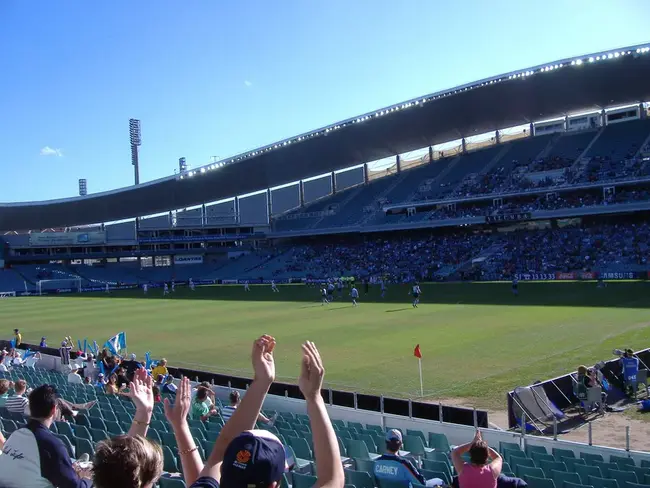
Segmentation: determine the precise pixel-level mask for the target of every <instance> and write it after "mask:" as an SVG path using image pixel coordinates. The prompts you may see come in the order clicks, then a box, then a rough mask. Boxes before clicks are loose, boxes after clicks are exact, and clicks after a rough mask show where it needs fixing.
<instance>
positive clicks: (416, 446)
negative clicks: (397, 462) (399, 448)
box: [403, 435, 434, 456]
mask: <svg viewBox="0 0 650 488" xmlns="http://www.w3.org/2000/svg"><path fill="white" fill-rule="evenodd" d="M403 441H404V450H405V451H409V452H410V453H411V454H412V455H413V456H424V455H425V454H426V453H427V451H433V450H434V449H429V448H428V447H427V446H425V445H424V441H423V440H422V438H421V437H420V436H417V435H405V436H404V437H403Z"/></svg>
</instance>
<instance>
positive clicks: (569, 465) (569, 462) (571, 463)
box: [555, 457, 587, 473]
mask: <svg viewBox="0 0 650 488" xmlns="http://www.w3.org/2000/svg"><path fill="white" fill-rule="evenodd" d="M555 459H557V460H558V461H562V462H563V463H564V464H566V469H567V470H569V471H570V472H572V473H575V472H576V465H577V464H580V465H582V466H586V465H587V461H585V460H584V459H580V458H568V457H560V458H555Z"/></svg>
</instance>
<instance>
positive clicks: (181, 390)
mask: <svg viewBox="0 0 650 488" xmlns="http://www.w3.org/2000/svg"><path fill="white" fill-rule="evenodd" d="M191 390H192V386H191V385H190V379H189V378H187V377H183V378H181V383H180V385H178V391H177V392H176V401H175V402H174V404H173V405H172V404H171V402H170V401H169V399H168V398H165V417H167V420H169V423H170V424H172V426H174V427H176V426H179V425H181V424H182V423H183V422H185V421H186V419H187V414H188V413H189V411H190V406H191V405H192V392H191Z"/></svg>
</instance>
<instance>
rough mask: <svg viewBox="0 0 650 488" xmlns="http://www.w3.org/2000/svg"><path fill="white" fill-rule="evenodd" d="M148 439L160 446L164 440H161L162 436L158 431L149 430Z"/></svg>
mask: <svg viewBox="0 0 650 488" xmlns="http://www.w3.org/2000/svg"><path fill="white" fill-rule="evenodd" d="M147 439H149V440H152V441H154V442H156V443H158V444H162V439H161V438H160V434H159V433H158V431H157V430H156V429H149V430H148V431H147Z"/></svg>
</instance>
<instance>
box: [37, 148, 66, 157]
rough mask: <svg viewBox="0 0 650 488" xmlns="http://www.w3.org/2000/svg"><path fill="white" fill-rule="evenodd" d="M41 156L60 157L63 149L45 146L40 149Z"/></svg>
mask: <svg viewBox="0 0 650 488" xmlns="http://www.w3.org/2000/svg"><path fill="white" fill-rule="evenodd" d="M41 156H56V157H58V158H61V157H63V151H62V150H61V149H54V148H51V147H50V146H45V147H44V148H42V149H41Z"/></svg>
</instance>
